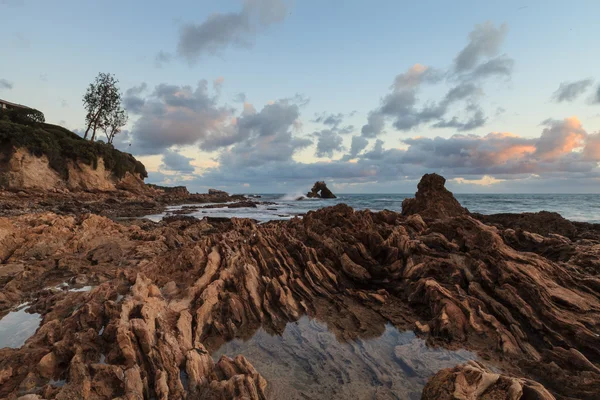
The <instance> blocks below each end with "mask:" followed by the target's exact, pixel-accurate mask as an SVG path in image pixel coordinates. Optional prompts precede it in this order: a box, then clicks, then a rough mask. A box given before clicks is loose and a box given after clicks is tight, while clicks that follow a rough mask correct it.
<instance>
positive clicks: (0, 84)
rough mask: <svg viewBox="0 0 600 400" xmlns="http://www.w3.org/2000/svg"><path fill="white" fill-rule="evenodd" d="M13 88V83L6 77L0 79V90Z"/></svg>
mask: <svg viewBox="0 0 600 400" xmlns="http://www.w3.org/2000/svg"><path fill="white" fill-rule="evenodd" d="M12 88H13V84H12V82H10V81H7V80H6V79H0V90H10V89H12Z"/></svg>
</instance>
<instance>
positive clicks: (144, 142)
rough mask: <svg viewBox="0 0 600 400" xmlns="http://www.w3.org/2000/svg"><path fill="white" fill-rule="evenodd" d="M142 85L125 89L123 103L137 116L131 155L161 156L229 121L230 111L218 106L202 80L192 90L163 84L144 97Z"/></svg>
mask: <svg viewBox="0 0 600 400" xmlns="http://www.w3.org/2000/svg"><path fill="white" fill-rule="evenodd" d="M145 89H146V86H145V85H144V84H142V85H140V86H137V87H133V88H131V89H128V90H127V91H126V92H125V99H124V103H125V106H126V107H127V108H128V110H130V112H132V113H135V114H137V115H139V118H138V119H137V121H136V122H135V123H134V124H133V128H132V130H131V135H130V136H131V140H132V145H131V147H129V149H128V150H129V151H132V152H134V154H143V155H150V154H161V153H162V152H163V151H164V150H165V149H167V148H169V147H171V146H174V145H177V146H184V145H193V144H196V143H198V142H199V141H200V140H201V139H203V138H206V137H207V136H209V135H211V134H213V133H214V132H216V131H220V130H221V129H223V127H224V126H225V125H226V124H227V122H228V121H229V120H230V118H231V116H232V113H233V110H232V109H230V108H227V107H224V106H219V105H218V104H217V97H216V95H212V94H210V93H209V91H208V82H207V81H206V80H202V81H200V82H198V84H197V86H196V87H195V88H193V87H191V86H178V85H170V84H166V83H162V84H159V85H157V86H156V87H155V88H154V91H153V92H152V93H151V94H150V95H149V96H147V97H145V98H142V97H141V96H140V94H141V93H142V92H143V91H144V90H145Z"/></svg>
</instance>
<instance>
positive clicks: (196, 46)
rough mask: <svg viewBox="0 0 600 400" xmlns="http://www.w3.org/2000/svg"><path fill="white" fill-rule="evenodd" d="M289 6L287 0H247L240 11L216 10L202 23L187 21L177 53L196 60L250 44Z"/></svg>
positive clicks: (283, 15) (285, 11)
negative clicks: (221, 11) (220, 11)
mask: <svg viewBox="0 0 600 400" xmlns="http://www.w3.org/2000/svg"><path fill="white" fill-rule="evenodd" d="M289 7H290V6H289V4H288V3H287V2H286V1H284V0H245V1H244V4H243V7H242V9H241V10H240V11H239V12H231V13H226V14H223V13H215V14H212V15H211V16H209V17H208V18H207V19H206V20H205V21H204V22H202V23H200V24H193V23H189V24H186V25H184V26H183V27H182V28H181V32H180V35H179V42H178V45H177V53H178V54H179V55H180V56H181V57H183V58H185V59H186V60H187V61H188V62H190V63H193V62H195V61H197V60H198V58H200V57H202V56H203V55H206V54H209V55H215V54H218V53H220V52H221V51H222V50H224V49H226V48H228V47H250V46H252V44H253V43H254V40H255V38H256V35H257V33H258V32H260V31H261V30H262V29H264V28H266V27H268V26H269V25H272V24H275V23H279V22H282V21H283V20H284V19H285V17H286V16H287V15H288V13H289V11H288V10H289Z"/></svg>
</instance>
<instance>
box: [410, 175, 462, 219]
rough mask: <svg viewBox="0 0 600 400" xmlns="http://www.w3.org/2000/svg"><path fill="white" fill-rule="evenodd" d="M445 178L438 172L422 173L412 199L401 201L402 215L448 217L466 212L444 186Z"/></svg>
mask: <svg viewBox="0 0 600 400" xmlns="http://www.w3.org/2000/svg"><path fill="white" fill-rule="evenodd" d="M445 183H446V179H445V178H444V177H443V176H440V175H438V174H426V175H423V177H422V178H421V181H420V182H419V184H418V185H417V193H416V194H415V198H414V199H405V200H404V201H403V202H402V215H405V216H408V215H413V214H419V215H420V216H421V217H423V218H448V217H456V216H460V215H465V214H468V210H467V209H466V208H464V207H462V206H461V205H460V203H459V202H458V200H456V199H455V198H454V196H453V195H452V192H450V191H449V190H448V189H446V188H445V187H444V184H445Z"/></svg>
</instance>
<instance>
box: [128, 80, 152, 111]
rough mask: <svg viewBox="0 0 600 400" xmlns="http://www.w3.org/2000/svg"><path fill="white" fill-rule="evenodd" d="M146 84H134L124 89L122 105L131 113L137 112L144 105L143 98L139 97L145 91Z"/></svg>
mask: <svg viewBox="0 0 600 400" xmlns="http://www.w3.org/2000/svg"><path fill="white" fill-rule="evenodd" d="M147 88H148V85H146V83H145V82H144V83H141V84H140V85H139V86H134V87H131V88H129V89H127V90H126V91H125V96H123V106H124V107H125V109H127V111H129V112H130V113H132V114H139V113H140V112H141V111H142V108H143V107H144V104H145V100H144V99H143V98H142V97H141V95H142V93H144V92H145V91H146V89H147Z"/></svg>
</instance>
